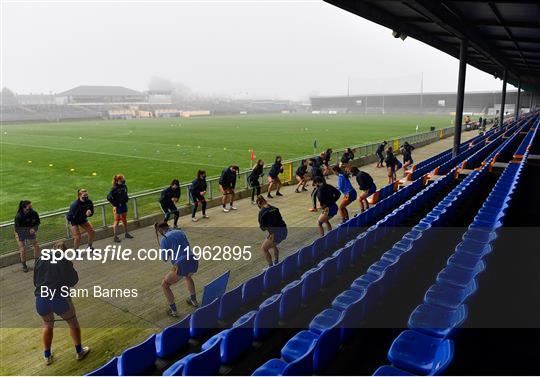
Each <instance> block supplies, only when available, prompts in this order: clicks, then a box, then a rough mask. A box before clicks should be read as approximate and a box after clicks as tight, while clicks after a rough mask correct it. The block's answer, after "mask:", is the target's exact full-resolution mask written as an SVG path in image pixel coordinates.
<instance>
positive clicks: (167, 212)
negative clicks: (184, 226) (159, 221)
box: [163, 207, 180, 226]
mask: <svg viewBox="0 0 540 377" xmlns="http://www.w3.org/2000/svg"><path fill="white" fill-rule="evenodd" d="M163 212H165V216H164V217H163V221H164V222H167V221H169V219H170V218H171V215H174V226H177V225H178V218H179V217H180V212H179V211H178V208H176V207H175V208H167V209H163Z"/></svg>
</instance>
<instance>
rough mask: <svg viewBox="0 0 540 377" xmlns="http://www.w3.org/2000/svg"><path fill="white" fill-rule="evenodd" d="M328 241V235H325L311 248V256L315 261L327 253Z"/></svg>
mask: <svg viewBox="0 0 540 377" xmlns="http://www.w3.org/2000/svg"><path fill="white" fill-rule="evenodd" d="M327 240H328V234H325V235H324V236H323V237H319V238H317V239H316V240H315V241H313V244H312V247H311V256H312V258H313V261H316V260H319V259H320V258H321V257H322V255H324V253H325V251H326V242H327Z"/></svg>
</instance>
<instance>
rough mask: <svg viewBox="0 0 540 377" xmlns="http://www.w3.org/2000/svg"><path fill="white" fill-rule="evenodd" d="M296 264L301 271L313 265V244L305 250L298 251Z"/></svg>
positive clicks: (305, 247)
mask: <svg viewBox="0 0 540 377" xmlns="http://www.w3.org/2000/svg"><path fill="white" fill-rule="evenodd" d="M296 263H297V267H298V269H300V270H302V269H304V267H306V266H309V265H310V264H312V263H313V244H312V245H308V246H304V247H303V248H301V249H300V250H298V254H297V262H296Z"/></svg>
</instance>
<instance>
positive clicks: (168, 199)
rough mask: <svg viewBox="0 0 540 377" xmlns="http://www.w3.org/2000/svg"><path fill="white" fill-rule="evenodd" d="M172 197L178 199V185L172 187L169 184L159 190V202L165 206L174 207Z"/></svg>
mask: <svg viewBox="0 0 540 377" xmlns="http://www.w3.org/2000/svg"><path fill="white" fill-rule="evenodd" d="M172 198H178V199H180V187H178V188H176V189H173V188H172V187H171V186H169V187H167V188H166V189H165V190H163V191H161V195H160V196H159V204H161V205H162V206H163V207H165V208H171V207H175V204H174V202H173V201H172Z"/></svg>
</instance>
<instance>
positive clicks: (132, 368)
mask: <svg viewBox="0 0 540 377" xmlns="http://www.w3.org/2000/svg"><path fill="white" fill-rule="evenodd" d="M155 362H156V335H155V334H152V335H151V336H150V337H149V338H148V339H146V340H145V341H144V342H142V343H141V344H138V345H136V346H134V347H130V348H128V349H126V350H125V351H124V352H122V354H121V355H120V356H119V357H118V375H119V376H135V375H144V374H150V372H151V371H152V369H154V367H155V365H154V364H155Z"/></svg>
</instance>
